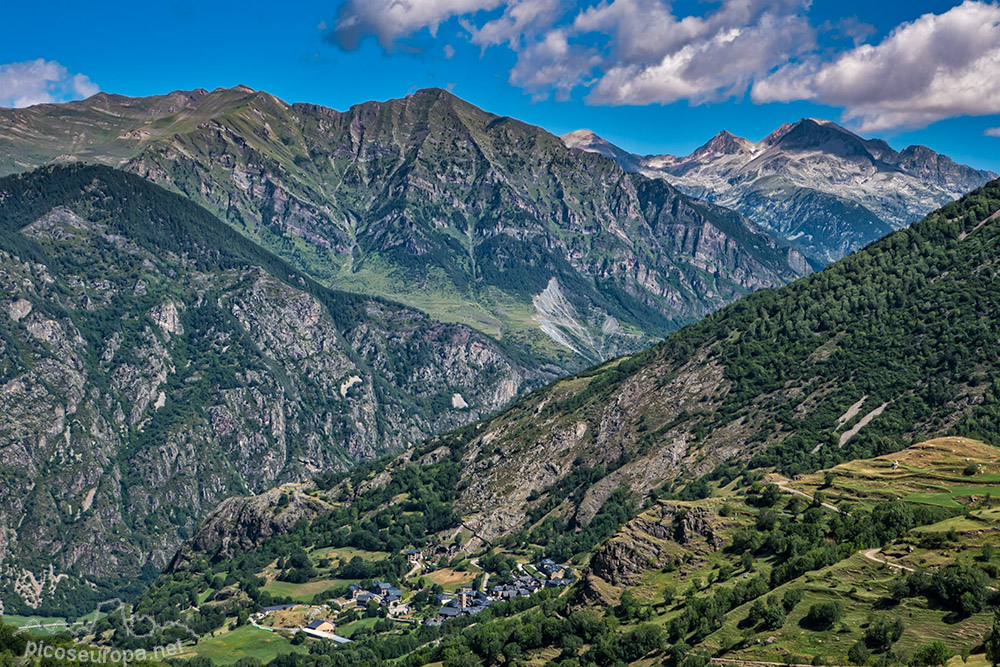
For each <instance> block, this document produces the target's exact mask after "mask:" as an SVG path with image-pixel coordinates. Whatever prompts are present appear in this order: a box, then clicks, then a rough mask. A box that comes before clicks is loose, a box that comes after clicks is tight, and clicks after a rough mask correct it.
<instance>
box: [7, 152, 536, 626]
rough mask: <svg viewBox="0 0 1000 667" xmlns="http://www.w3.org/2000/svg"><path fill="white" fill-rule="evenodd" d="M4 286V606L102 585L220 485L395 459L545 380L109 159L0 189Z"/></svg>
mask: <svg viewBox="0 0 1000 667" xmlns="http://www.w3.org/2000/svg"><path fill="white" fill-rule="evenodd" d="M0 285H2V287H3V289H2V290H0V291H2V294H3V297H2V299H0V479H2V480H3V483H2V484H0V528H2V535H3V539H2V540H0V562H2V570H0V585H2V589H0V590H2V597H0V600H2V602H3V604H4V606H5V607H6V608H7V609H8V610H10V609H11V608H12V607H14V608H18V609H20V610H21V611H25V610H29V609H31V608H33V607H39V606H41V605H45V604H54V603H58V601H59V600H65V599H67V596H72V595H73V594H75V593H74V591H76V590H77V589H78V587H79V586H80V585H84V587H86V584H92V585H93V586H94V587H96V588H95V589H94V590H98V591H102V592H103V593H102V594H107V595H108V597H113V596H114V594H115V591H118V590H121V589H122V588H125V589H129V588H132V587H133V586H134V584H135V581H136V580H135V577H136V576H137V575H139V573H140V571H141V572H143V573H144V574H145V575H151V574H153V573H155V572H156V571H157V570H159V569H160V568H162V567H163V566H164V565H165V564H166V562H167V560H168V559H169V558H170V557H171V556H172V555H173V553H174V551H175V550H176V548H177V546H178V545H179V544H180V542H181V541H183V540H184V539H185V538H187V537H190V536H191V534H192V533H193V532H194V530H195V528H196V527H197V525H198V523H199V521H200V520H201V518H202V517H203V516H204V515H205V514H206V513H207V512H208V510H210V509H211V508H213V507H214V506H215V505H216V504H217V503H218V502H219V501H220V500H222V499H223V498H225V497H227V496H231V495H237V494H248V493H249V494H253V493H259V492H262V491H265V490H267V489H268V488H270V487H272V486H274V485H275V484H276V483H280V482H282V481H288V480H295V479H307V478H310V477H312V476H313V475H315V474H317V473H318V472H321V471H325V470H331V469H333V470H342V469H346V468H349V467H351V466H354V465H356V464H357V463H358V462H359V461H364V460H370V459H373V458H377V457H379V456H383V455H385V454H387V453H394V452H399V451H401V450H403V449H404V448H406V447H407V446H408V445H410V444H412V443H414V442H418V441H421V440H423V439H425V438H427V437H428V436H430V435H432V434H434V433H438V432H442V431H446V430H448V429H451V428H454V427H456V426H460V425H462V424H464V423H468V422H470V421H472V420H474V419H476V418H478V417H482V416H484V415H486V414H490V413H492V412H495V411H496V410H498V409H500V408H501V407H503V406H504V405H506V404H507V403H509V402H510V401H511V400H512V399H513V398H514V397H515V396H517V395H518V394H520V393H522V392H523V391H524V390H526V389H528V388H531V387H532V386H537V385H538V384H540V383H541V382H542V381H544V380H546V379H551V376H545V375H542V374H540V373H539V372H538V371H536V370H533V369H532V368H529V367H528V366H526V365H525V360H524V357H523V356H522V355H521V354H520V353H519V352H518V351H516V350H510V349H506V348H504V347H503V346H502V345H500V344H498V343H497V342H496V341H494V340H492V339H491V338H489V337H488V336H485V335H483V334H481V333H479V332H476V331H474V330H471V329H469V328H467V327H464V326H461V325H448V324H441V323H437V322H434V321H432V320H430V319H429V318H428V317H427V316H426V315H424V314H422V313H419V312H417V311H414V310H412V309H409V308H407V307H404V306H400V305H398V304H393V303H390V302H386V301H382V300H378V299H375V298H371V297H363V296H358V295H353V294H347V293H343V292H335V291H331V290H329V289H327V288H324V287H322V286H320V285H318V284H317V283H316V282H315V281H313V280H311V279H309V278H307V277H305V276H303V275H302V274H301V272H300V271H298V270H297V269H293V268H292V267H290V266H289V265H288V264H286V263H285V262H284V261H282V260H280V259H279V258H277V257H275V256H274V255H272V254H271V253H269V252H267V251H266V250H264V249H262V248H260V247H259V246H257V245H255V244H253V243H252V242H250V241H248V240H246V239H245V238H243V237H241V236H240V235H238V234H237V233H235V232H234V231H233V230H232V229H231V228H229V227H228V226H226V225H225V224H224V223H223V222H222V221H220V220H218V219H217V218H215V217H214V216H212V215H211V214H210V213H209V212H207V211H205V210H204V209H202V208H201V207H199V206H197V205H195V204H193V203H191V202H190V201H188V200H186V199H184V198H183V197H180V196H178V195H176V194H174V193H169V192H167V191H165V190H163V189H162V188H160V187H158V186H156V185H153V184H151V183H149V182H148V181H145V180H143V179H141V178H139V177H137V176H134V175H129V174H125V173H123V172H118V171H115V170H112V169H110V168H108V167H85V166H81V165H73V166H67V167H53V168H45V169H42V170H39V171H36V172H31V173H28V174H25V175H21V176H12V177H7V178H5V179H3V180H0ZM85 582H86V583H85Z"/></svg>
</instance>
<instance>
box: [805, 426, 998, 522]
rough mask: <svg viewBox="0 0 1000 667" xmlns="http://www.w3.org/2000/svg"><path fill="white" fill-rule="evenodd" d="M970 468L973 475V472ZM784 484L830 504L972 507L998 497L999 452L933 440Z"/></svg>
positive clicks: (969, 442) (978, 444) (956, 440)
mask: <svg viewBox="0 0 1000 667" xmlns="http://www.w3.org/2000/svg"><path fill="white" fill-rule="evenodd" d="M973 469H974V470H975V471H974V472H973ZM829 472H830V473H832V474H833V480H832V483H831V484H830V485H829V486H827V484H826V479H825V478H826V474H825V473H814V474H811V475H804V476H802V477H801V478H799V479H796V480H792V481H790V482H787V483H786V486H788V487H789V488H792V489H796V490H799V491H802V492H804V493H806V494H809V495H812V494H814V493H815V492H816V491H821V492H822V493H823V495H824V496H826V498H827V500H828V501H829V502H832V503H834V504H837V503H841V502H852V503H862V504H865V505H873V504H875V503H878V502H881V501H884V500H890V499H893V498H898V499H901V500H905V501H908V502H917V503H926V504H929V505H939V506H942V507H954V508H961V507H976V506H978V505H980V504H982V503H983V501H984V500H985V501H986V504H987V505H988V504H989V499H991V498H1000V450H998V449H997V448H996V447H993V446H992V445H988V444H986V443H983V442H979V441H978V440H970V439H968V438H937V439H934V440H928V441H926V442H922V443H919V444H916V445H913V446H911V447H908V448H906V449H904V450H902V451H900V452H897V453H895V454H889V455H886V456H879V457H877V458H873V459H864V460H857V461H850V462H848V463H844V464H841V465H839V466H836V467H834V468H832V469H831V470H830V471H829Z"/></svg>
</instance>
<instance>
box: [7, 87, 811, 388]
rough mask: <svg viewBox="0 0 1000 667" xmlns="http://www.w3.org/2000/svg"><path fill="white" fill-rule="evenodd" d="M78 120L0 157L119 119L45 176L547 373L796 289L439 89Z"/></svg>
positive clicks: (707, 216) (726, 241)
mask: <svg viewBox="0 0 1000 667" xmlns="http://www.w3.org/2000/svg"><path fill="white" fill-rule="evenodd" d="M92 100H94V101H93V102H91V101H90V100H88V101H85V102H80V103H73V106H71V107H69V106H68V107H66V108H63V107H60V108H59V109H58V110H47V109H46V110H39V111H33V110H28V111H21V112H18V113H11V114H8V115H6V116H4V117H3V118H2V119H0V146H6V147H7V149H8V151H9V153H10V154H11V155H12V156H20V157H18V158H17V160H19V162H18V164H21V163H31V162H32V161H34V163H36V164H37V163H38V162H40V161H42V160H44V159H54V158H53V156H52V154H53V152H54V151H55V150H57V148H59V147H60V142H59V139H58V138H56V139H54V138H53V136H54V135H55V136H57V137H58V136H59V135H62V133H63V132H64V131H65V128H66V127H67V126H69V127H72V118H69V119H67V118H66V117H67V116H71V115H72V114H82V115H85V114H86V113H88V112H87V111H86V109H87V108H88V105H91V106H93V113H95V114H103V113H105V111H106V110H107V109H111V108H117V106H118V105H120V106H121V107H122V108H121V110H120V111H119V112H118V116H116V117H120V118H124V119H127V122H125V121H122V120H115V121H107V122H108V124H109V126H110V127H109V128H108V130H107V134H106V136H105V135H102V136H99V137H92V136H89V135H87V136H84V137H82V138H81V139H80V141H79V144H80V145H62V146H61V153H60V156H61V155H62V154H63V153H64V154H69V155H74V156H77V157H82V158H84V159H87V160H103V161H110V162H112V163H114V164H123V165H124V166H125V168H127V169H128V170H130V171H134V172H136V173H139V174H141V175H143V176H145V177H147V178H149V179H151V180H153V181H155V182H157V183H161V184H163V185H166V186H167V187H170V188H172V189H175V190H177V191H179V192H181V193H183V194H185V195H186V196H188V197H190V198H191V199H192V200H194V201H196V202H198V203H201V204H203V205H204V206H206V207H207V208H209V209H210V210H214V211H217V212H218V213H219V214H220V216H221V217H223V218H224V219H226V220H227V221H228V222H229V223H230V224H231V225H232V226H233V227H234V228H235V229H237V230H238V231H240V233H242V234H244V235H245V236H247V237H248V238H251V239H253V240H255V241H256V242H258V243H260V244H261V245H263V246H264V247H266V248H268V249H269V250H272V251H273V252H275V253H276V254H278V255H280V256H282V257H283V258H285V259H286V260H289V261H290V262H291V263H292V264H293V265H295V266H298V267H300V268H302V269H303V270H306V271H308V272H309V273H310V274H311V275H312V276H313V277H315V278H317V279H318V280H320V281H321V282H323V283H324V284H328V285H332V286H335V287H338V288H342V289H346V290H350V291H355V292H359V293H364V294H373V295H380V296H387V297H390V298H392V299H394V300H397V301H401V302H403V303H406V304H408V305H410V306H412V307H416V308H419V309H421V310H423V311H425V312H428V313H429V314H431V315H432V316H433V317H435V318H437V319H439V320H442V321H460V322H463V323H466V324H469V325H471V326H473V327H476V328H479V329H481V330H483V331H486V332H488V333H490V334H491V335H493V336H496V337H501V338H505V339H509V340H510V341H512V342H514V343H516V344H517V345H520V346H526V347H528V348H529V349H530V350H531V351H532V353H533V354H535V355H536V356H537V357H539V359H541V360H543V361H550V362H554V363H556V364H558V365H560V366H561V367H563V368H578V367H579V366H580V365H582V362H585V361H590V362H593V361H597V360H600V359H604V358H608V357H612V356H615V355H617V354H620V353H621V352H623V351H631V350H635V349H638V348H640V347H643V346H644V345H646V344H648V343H649V342H652V341H653V340H655V339H656V338H658V337H659V336H661V335H662V334H663V333H665V332H667V331H669V330H672V329H675V328H677V327H679V326H681V325H683V324H686V323H688V322H691V321H693V320H695V319H697V318H698V317H700V316H701V315H703V314H704V313H705V312H708V311H710V310H712V309H714V308H717V307H719V306H721V305H723V304H725V303H728V302H730V301H732V300H733V299H735V298H738V297H739V296H741V295H743V294H745V293H747V292H748V291H751V290H753V289H758V288H760V287H767V286H774V285H778V284H783V283H785V282H787V281H788V280H791V279H793V278H795V277H797V276H799V275H803V274H804V273H806V272H808V270H809V266H808V265H807V263H806V262H805V261H804V260H803V259H802V257H801V256H800V255H798V253H797V252H796V251H793V250H789V249H787V248H782V247H778V246H777V244H775V243H774V242H773V240H771V239H770V238H769V237H767V235H766V234H763V233H762V232H761V231H760V230H759V229H757V228H756V227H755V226H754V225H752V224H751V223H749V222H748V221H746V220H744V219H741V218H739V217H738V216H734V215H733V214H732V213H730V212H727V211H725V210H723V209H719V208H718V207H714V206H711V205H707V204H699V203H695V202H693V201H692V200H690V199H689V198H687V197H686V196H684V195H681V194H680V193H678V192H677V191H676V190H673V189H672V188H670V187H669V186H667V185H665V184H663V183H662V182H658V181H652V182H650V181H647V179H645V178H642V177H639V176H637V175H631V174H625V173H624V172H622V170H621V169H620V168H619V167H618V166H617V165H616V164H615V163H614V162H612V161H610V160H607V159H604V158H602V157H600V156H594V155H581V154H579V153H572V152H570V151H569V150H568V149H566V148H565V146H563V144H562V142H561V141H560V140H559V139H558V138H557V137H555V136H553V135H551V134H549V133H547V132H545V131H544V130H542V129H540V128H537V127H533V126H530V125H527V124H524V123H521V122H519V121H516V120H514V119H510V118H502V117H499V116H495V115H493V114H490V113H488V112H485V111H483V110H481V109H478V108H476V107H474V106H473V105H471V104H468V103H467V102H464V101H462V100H460V99H459V98H457V97H455V96H453V95H451V94H449V93H447V92H445V91H443V90H439V89H430V90H423V91H418V92H417V93H415V94H413V95H411V96H409V97H406V98H404V99H397V100H389V101H387V102H367V103H364V104H359V105H356V106H354V107H351V108H350V109H349V110H347V111H345V112H338V111H334V110H332V109H327V108H324V107H319V106H316V105H310V104H295V105H288V104H285V103H284V102H282V101H281V100H278V99H277V98H274V97H273V96H271V95H269V94H267V93H263V92H254V91H251V90H249V89H246V88H235V89H231V90H216V91H212V92H211V93H206V92H205V91H193V92H191V93H172V94H171V95H169V96H162V97H157V98H150V101H149V102H148V106H149V107H150V108H149V109H145V106H146V103H144V102H143V100H129V99H122V98H117V97H108V96H105V97H101V98H92ZM71 112H72V114H71ZM0 116H3V114H0ZM97 118H103V115H98V116H97ZM126 125H128V126H129V128H130V129H128V130H126V129H125V126H126ZM5 126H6V127H7V129H6V131H5V130H4V127H5ZM116 132H118V133H119V134H115V133H116ZM38 135H43V136H44V137H45V139H44V140H42V139H39V138H38ZM112 136H113V138H109V137H112ZM26 137H30V138H31V143H30V144H26V141H25V138H26ZM25 145H28V146H32V147H37V146H39V145H42V146H49V147H50V148H49V149H48V150H49V152H48V153H45V154H44V155H42V154H34V153H31V152H30V151H27V149H26V148H25ZM60 156H55V157H58V158H59V159H62V157H60ZM11 159H14V158H13V157H12V158H11ZM6 168H7V169H15V168H17V165H14V164H12V165H10V166H8V167H6ZM415 286H416V287H417V289H414V287H415Z"/></svg>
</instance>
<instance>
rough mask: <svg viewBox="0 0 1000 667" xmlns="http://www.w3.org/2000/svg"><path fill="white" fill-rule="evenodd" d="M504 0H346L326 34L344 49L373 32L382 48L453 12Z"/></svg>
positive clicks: (435, 24)
mask: <svg viewBox="0 0 1000 667" xmlns="http://www.w3.org/2000/svg"><path fill="white" fill-rule="evenodd" d="M504 4H505V2H504V0H350V1H349V2H348V3H347V4H345V5H343V6H342V7H341V8H340V12H339V14H338V15H337V23H336V25H335V26H334V28H333V31H332V33H331V34H330V37H331V38H332V39H333V40H334V41H335V42H336V43H337V44H339V45H340V46H341V47H343V48H345V49H356V48H357V47H358V43H359V42H360V41H361V39H362V38H363V37H364V36H365V35H369V34H372V35H375V36H376V37H377V38H378V41H379V43H380V44H381V45H382V47H383V48H385V49H391V48H392V46H393V44H395V42H396V40H397V39H399V38H400V37H405V36H407V35H410V34H412V33H415V32H417V31H419V30H423V29H424V28H427V29H428V30H430V32H431V34H432V35H434V34H436V33H437V29H438V26H440V25H441V24H442V23H444V22H445V21H447V20H448V19H450V18H452V17H455V16H464V15H468V14H475V13H476V12H479V11H481V10H489V9H496V8H497V7H500V6H502V5H504Z"/></svg>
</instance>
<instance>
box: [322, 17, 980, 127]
mask: <svg viewBox="0 0 1000 667" xmlns="http://www.w3.org/2000/svg"><path fill="white" fill-rule="evenodd" d="M810 2H811V0H717V1H716V2H715V3H711V4H709V5H708V6H709V7H711V9H709V10H708V11H707V12H706V11H704V10H703V11H702V12H700V13H698V14H692V15H684V14H682V13H680V12H679V11H678V8H677V6H676V5H675V3H674V2H673V1H672V0H347V2H346V4H344V5H343V6H342V7H341V9H340V13H339V15H338V17H337V21H336V23H335V24H334V26H333V28H332V29H331V30H329V31H328V32H327V35H328V38H329V39H331V40H332V41H333V42H335V43H336V44H338V45H340V46H341V47H342V48H345V49H353V48H356V47H357V46H358V44H359V42H360V40H361V39H363V38H364V37H366V36H368V35H372V36H374V37H375V38H376V39H378V41H379V43H380V44H382V46H383V47H384V48H386V49H391V48H393V46H394V44H395V43H396V42H397V40H401V39H403V38H405V37H409V36H412V35H414V34H416V33H419V32H421V31H427V32H429V33H430V34H431V35H432V36H434V35H436V33H437V31H438V29H439V27H440V26H441V25H443V24H444V23H446V22H448V21H451V20H454V23H453V25H454V26H455V30H454V31H449V35H448V39H449V40H454V39H455V38H456V37H457V38H464V39H467V40H468V41H469V42H470V43H471V44H473V45H476V46H479V47H480V48H481V49H483V51H485V50H487V49H489V48H496V47H500V48H507V49H510V50H511V51H513V52H514V54H515V56H516V60H515V63H514V65H513V67H512V69H511V71H510V81H511V83H512V84H514V85H516V86H518V87H520V88H522V89H524V90H526V91H528V92H530V93H531V94H532V95H534V96H535V97H536V98H544V97H547V96H549V95H551V94H555V96H556V97H557V98H566V97H569V96H570V95H572V94H579V95H584V96H585V98H586V100H587V101H588V102H589V103H592V104H600V105H626V104H632V105H647V104H670V103H673V102H676V101H679V100H686V101H688V102H690V103H693V104H699V103H704V102H711V101H718V100H724V99H727V98H730V97H736V98H741V97H743V96H745V95H746V93H747V91H748V90H749V91H750V98H751V100H752V101H754V102H756V103H767V102H791V101H796V100H808V101H813V102H818V103H821V104H827V105H831V106H838V107H841V108H843V109H844V112H843V120H844V121H845V122H854V123H855V124H857V125H860V129H861V130H863V131H873V130H881V129H886V128H890V127H918V126H922V125H926V124H929V123H932V122H934V121H936V120H940V119H943V118H948V117H953V116H959V115H984V114H993V113H1000V76H997V75H996V73H997V72H998V71H1000V67H998V66H1000V4H997V2H995V1H986V0H965V2H964V3H963V4H962V5H959V6H957V7H954V8H952V9H950V10H948V11H946V12H944V13H942V14H926V15H924V16H921V17H919V18H917V19H915V20H913V21H912V22H907V23H903V24H901V25H899V26H898V27H896V28H895V29H894V30H892V31H891V33H890V34H889V35H888V36H887V37H885V38H884V39H883V40H882V41H881V43H879V44H876V45H872V44H868V43H866V40H868V39H869V38H870V37H871V35H872V34H873V32H874V28H873V27H872V26H870V25H867V24H865V23H862V22H861V21H859V20H858V19H857V18H856V17H846V18H843V19H841V20H839V21H832V22H831V21H828V22H826V23H824V24H823V25H820V26H819V27H818V28H817V27H814V26H812V25H811V24H810V22H809V20H808V16H807V15H808V11H809V6H810ZM703 6H704V5H703ZM453 32H454V33H456V34H452V33H453ZM819 34H822V35H823V36H824V39H823V42H824V43H825V46H824V48H822V49H821V48H820V47H819V46H818V42H819V41H820V40H819V38H818V35H819ZM444 53H445V55H446V56H447V57H450V56H451V55H452V54H453V53H454V52H453V51H452V50H451V49H449V48H447V47H446V48H445V49H444Z"/></svg>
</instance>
